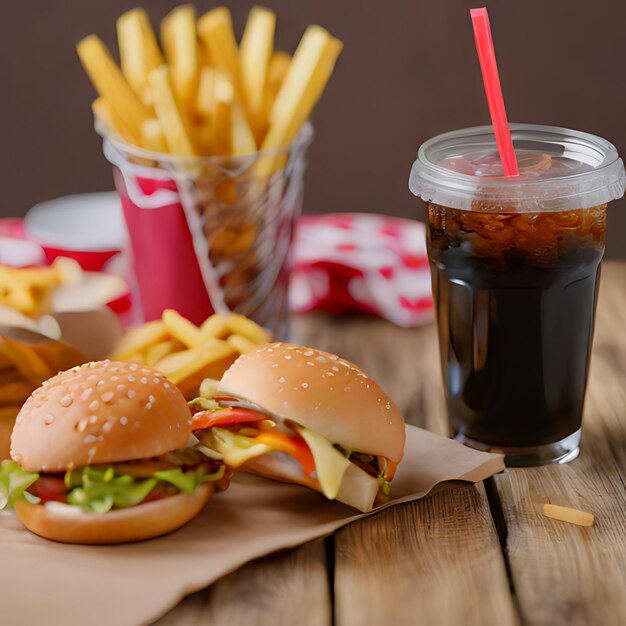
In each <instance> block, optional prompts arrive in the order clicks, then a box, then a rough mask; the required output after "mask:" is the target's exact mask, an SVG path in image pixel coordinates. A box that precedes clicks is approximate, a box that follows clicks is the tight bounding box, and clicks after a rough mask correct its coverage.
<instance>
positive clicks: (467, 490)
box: [335, 485, 517, 626]
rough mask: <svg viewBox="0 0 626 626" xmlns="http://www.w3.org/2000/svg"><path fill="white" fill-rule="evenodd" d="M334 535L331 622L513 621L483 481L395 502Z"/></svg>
mask: <svg viewBox="0 0 626 626" xmlns="http://www.w3.org/2000/svg"><path fill="white" fill-rule="evenodd" d="M335 537H336V539H335V545H336V553H335V555H336V556H335V617H336V624H337V626H363V625H364V624H414V625H416V626H419V625H424V626H438V625H441V626H457V625H458V626H473V625H475V626H484V625H485V624H498V626H507V625H509V624H516V623H517V617H516V612H515V608H514V604H513V599H512V597H511V594H510V591H509V584H508V579H507V576H506V572H505V566H504V561H503V558H502V553H501V550H500V544H499V541H498V538H497V535H496V531H495V528H494V525H493V520H492V518H491V514H490V511H489V506H488V503H487V498H486V496H485V492H484V487H483V486H482V485H473V486H459V487H455V488H453V489H450V490H447V491H443V492H440V493H438V494H436V495H433V496H431V497H429V498H426V499H424V500H420V501H418V502H414V503H410V504H406V505H403V506H398V507H394V508H392V509H389V510H388V511H385V512H383V513H381V514H380V515H377V516H375V517H373V518H369V519H366V520H364V521H362V522H359V523H356V524H352V525H351V526H348V527H346V528H345V529H343V530H341V531H340V532H338V533H337V535H336V536H335Z"/></svg>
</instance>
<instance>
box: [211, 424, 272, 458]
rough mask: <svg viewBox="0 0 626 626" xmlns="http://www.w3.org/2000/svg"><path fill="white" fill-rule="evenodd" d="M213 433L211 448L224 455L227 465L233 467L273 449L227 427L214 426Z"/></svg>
mask: <svg viewBox="0 0 626 626" xmlns="http://www.w3.org/2000/svg"><path fill="white" fill-rule="evenodd" d="M211 433H212V435H213V437H212V438H213V441H212V442H211V443H212V445H211V448H212V449H214V450H216V451H217V452H219V453H220V454H221V455H222V457H223V459H224V463H226V465H229V466H230V467H233V468H237V467H241V466H242V465H243V464H244V463H245V462H246V461H249V460H250V459H254V458H255V457H257V456H261V455H262V454H267V453H268V452H270V451H271V450H272V448H270V446H268V445H266V444H264V443H254V442H253V441H252V440H251V439H249V438H248V437H244V436H242V435H236V434H235V433H231V432H230V431H229V430H226V429H225V428H218V427H217V426H214V427H213V428H211Z"/></svg>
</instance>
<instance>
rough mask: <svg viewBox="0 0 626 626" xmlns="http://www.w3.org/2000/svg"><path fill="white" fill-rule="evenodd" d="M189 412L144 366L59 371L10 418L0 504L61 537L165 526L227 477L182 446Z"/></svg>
mask: <svg viewBox="0 0 626 626" xmlns="http://www.w3.org/2000/svg"><path fill="white" fill-rule="evenodd" d="M190 418H191V412H190V410H189V407H188V405H187V402H186V401H185V398H184V397H183V395H182V394H181V392H180V391H179V390H178V388H177V387H176V386H175V385H173V384H172V383H170V382H168V380H167V379H166V378H165V377H164V376H163V375H162V374H160V373H159V372H157V371H156V370H153V369H151V368H147V367H143V366H140V365H138V364H136V363H118V362H114V361H100V362H93V363H88V364H85V365H82V366H80V367H75V368H73V369H71V370H68V371H65V372H62V373H60V374H58V375H57V376H54V377H53V378H51V379H50V380H48V381H46V382H44V384H43V385H42V386H41V387H40V388H39V389H37V390H35V391H34V392H33V394H32V395H31V396H30V398H29V399H28V400H27V401H26V403H25V404H24V406H23V407H22V409H21V411H20V412H19V414H18V416H17V420H16V424H15V428H14V429H13V433H12V435H11V459H12V460H10V461H8V460H5V461H3V462H2V465H1V469H0V509H2V508H13V509H14V510H15V513H16V514H17V516H18V517H19V519H20V520H21V522H22V523H23V524H24V526H26V528H28V529H29V530H30V531H32V532H33V533H35V534H37V535H40V536H41V537H45V538H47V539H53V540H56V541H61V542H66V543H81V544H111V543H122V542H128V541H139V540H142V539H149V538H152V537H157V536H159V535H163V534H165V533H168V532H170V531H173V530H175V529H177V528H179V527H180V526H182V525H183V524H185V523H187V522H188V521H189V520H191V519H192V518H193V517H195V515H197V513H198V512H199V511H200V510H201V509H202V507H203V506H204V505H205V504H206V502H207V501H208V500H209V498H210V497H211V495H212V494H213V491H214V489H215V487H218V488H225V487H226V486H227V484H228V477H227V472H226V468H225V466H224V464H223V463H221V462H219V461H215V460H213V459H208V458H207V457H206V456H205V455H202V454H200V453H198V452H197V451H196V450H194V449H193V447H190V446H193V444H194V443H196V441H195V439H194V438H193V437H191V426H190ZM190 439H191V441H190Z"/></svg>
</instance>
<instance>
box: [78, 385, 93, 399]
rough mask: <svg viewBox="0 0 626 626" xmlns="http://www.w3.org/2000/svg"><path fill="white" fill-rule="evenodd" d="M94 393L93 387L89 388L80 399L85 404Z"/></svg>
mask: <svg viewBox="0 0 626 626" xmlns="http://www.w3.org/2000/svg"><path fill="white" fill-rule="evenodd" d="M92 393H93V387H87V389H85V391H83V393H81V394H80V399H81V400H82V401H83V402H85V401H86V400H87V398H89V396H90V395H91V394H92Z"/></svg>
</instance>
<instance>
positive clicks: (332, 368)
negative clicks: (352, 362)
mask: <svg viewBox="0 0 626 626" xmlns="http://www.w3.org/2000/svg"><path fill="white" fill-rule="evenodd" d="M330 369H331V370H333V372H338V371H339V368H338V367H337V366H336V365H333V366H332V367H331V368H330Z"/></svg>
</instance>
